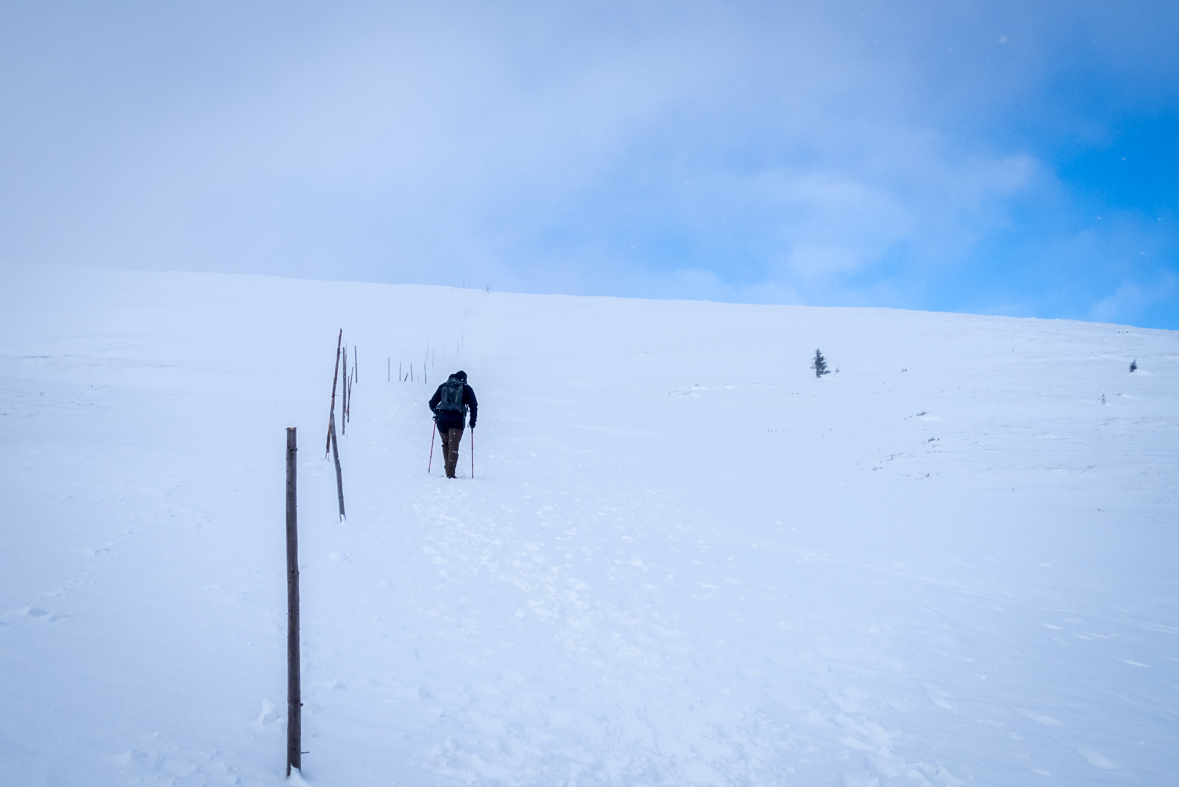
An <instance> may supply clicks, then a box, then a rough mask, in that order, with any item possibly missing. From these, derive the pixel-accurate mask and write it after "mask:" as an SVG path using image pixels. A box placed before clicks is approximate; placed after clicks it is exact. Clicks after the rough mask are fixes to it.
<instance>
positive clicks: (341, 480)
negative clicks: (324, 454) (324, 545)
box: [328, 413, 347, 522]
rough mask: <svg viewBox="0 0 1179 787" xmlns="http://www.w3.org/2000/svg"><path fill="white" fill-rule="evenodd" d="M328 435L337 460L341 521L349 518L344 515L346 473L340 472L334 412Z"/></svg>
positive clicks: (333, 457) (337, 494)
mask: <svg viewBox="0 0 1179 787" xmlns="http://www.w3.org/2000/svg"><path fill="white" fill-rule="evenodd" d="M328 436H329V438H330V439H331V441H332V459H334V460H336V497H337V498H339V500H340V521H341V522H343V521H344V520H345V519H347V517H346V516H345V515H344V474H343V473H341V472H340V449H339V448H337V447H336V414H335V413H332V417H331V421H330V422H329V423H328Z"/></svg>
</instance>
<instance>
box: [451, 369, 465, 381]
mask: <svg viewBox="0 0 1179 787" xmlns="http://www.w3.org/2000/svg"><path fill="white" fill-rule="evenodd" d="M451 377H457V378H459V379H460V380H462V381H463V382H464V383H465V382H466V381H467V373H466V372H464V371H463V370H462V369H459V370H458V371H457V372H455V373H454V374H452V375H451Z"/></svg>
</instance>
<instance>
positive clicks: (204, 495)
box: [0, 268, 1179, 787]
mask: <svg viewBox="0 0 1179 787" xmlns="http://www.w3.org/2000/svg"><path fill="white" fill-rule="evenodd" d="M0 320H2V331H0V442H2V445H3V449H4V450H3V454H2V457H0V468H2V469H0V500H3V504H4V506H3V510H4V519H3V526H2V527H0V538H2V541H0V549H2V553H3V555H4V570H3V571H2V572H0V675H2V676H3V679H2V680H0V783H3V784H12V785H41V784H44V785H80V784H86V785H127V784H146V785H213V784H244V785H266V784H278V783H281V782H282V781H283V766H284V754H285V751H284V746H285V697H286V693H285V692H286V682H285V681H286V673H285V646H286V640H285V637H286V607H285V603H286V585H285V571H284V566H285V564H284V561H285V552H284V538H283V528H284V507H283V506H284V503H283V500H284V497H283V495H284V476H283V473H284V449H285V439H286V434H285V429H286V427H291V426H293V427H296V428H297V429H298V439H299V455H298V457H299V458H298V470H299V526H300V557H301V564H300V570H301V574H302V603H303V607H302V618H303V619H302V623H303V627H302V638H303V640H302V641H303V697H304V702H305V707H304V710H303V749H304V750H305V751H306V752H307V753H306V754H305V755H304V756H303V763H304V768H303V774H302V776H303V778H304V779H306V781H307V782H308V783H310V784H313V785H317V787H328V786H329V785H340V786H345V785H346V786H347V787H356V786H358V785H415V786H416V785H582V786H583V787H584V785H592V784H609V785H849V786H856V785H865V786H866V785H928V784H933V785H965V784H979V785H984V784H985V785H1016V784H1030V785H1038V784H1045V785H1050V784H1051V785H1070V786H1073V785H1089V784H1093V785H1096V784H1109V783H1123V782H1125V783H1134V784H1144V785H1146V784H1149V785H1165V784H1170V783H1173V780H1174V778H1175V773H1176V767H1177V765H1179V762H1177V759H1179V757H1177V754H1176V753H1177V752H1179V606H1177V605H1179V584H1177V580H1176V574H1175V561H1176V557H1177V556H1179V550H1177V547H1179V534H1177V532H1176V525H1177V524H1179V505H1177V503H1179V494H1177V490H1176V471H1177V470H1179V387H1177V383H1179V333H1176V332H1173V331H1161V330H1147V329H1139V328H1132V327H1126V326H1118V325H1105V324H1094V323H1081V322H1069V321H1056V320H1032V319H1014V318H1004V317H988V316H975V315H962V314H935V313H920V312H907V311H897V310H887V309H869V308H815V307H793V306H748V305H734V304H719V303H700V302H682V301H680V302H676V301H643V300H626V299H616V298H587V297H571V296H540V295H513V294H506V293H499V292H486V291H481V290H465V289H456V288H447V287H428V286H409V285H378V284H355V283H332V282H312V281H294V280H284V279H277V278H266V277H256V276H234V275H221V274H182V273H174V274H161V273H143V272H124V271H112V270H100V269H88V268H44V269H39V270H25V271H19V270H18V271H15V272H13V273H12V274H11V276H10V279H9V281H8V283H7V286H6V287H5V288H4V289H3V290H2V291H0ZM340 329H343V331H344V339H345V341H346V342H347V343H348V345H349V347H350V349H351V348H353V347H355V352H354V353H353V355H354V357H356V358H357V360H358V362H359V366H358V369H357V371H358V380H357V382H356V383H355V385H354V388H353V400H352V413H351V421H350V422H349V423H348V424H347V433H346V435H344V436H341V437H340V440H339V444H340V457H341V462H342V466H343V484H344V494H345V499H346V504H347V507H348V518H347V520H346V521H344V522H341V521H339V517H338V516H337V513H336V488H335V473H334V468H333V465H332V463H331V460H330V459H325V453H324V437H325V433H326V428H327V420H328V407H329V399H330V396H331V386H332V370H333V365H334V361H335V352H336V337H337V332H338V331H339V330H340ZM816 348H819V349H821V350H822V352H823V354H824V356H825V357H826V359H827V361H828V363H829V364H830V368H831V369H832V371H833V373H832V374H829V375H827V376H825V377H823V378H822V379H816V377H815V375H814V373H813V371H811V369H810V368H809V366H810V362H811V359H812V356H813V355H814V352H815V350H816ZM1132 361H1136V364H1137V370H1136V371H1134V372H1132V373H1131V372H1130V371H1129V366H1130V364H1131V362H1132ZM410 364H413V368H414V380H413V382H409V381H406V382H399V381H398V380H397V375H398V369H399V368H400V369H402V370H404V371H405V372H408V371H409V365H410ZM423 364H424V365H425V368H424V369H423ZM458 369H463V370H465V371H466V372H467V373H468V375H469V379H470V383H471V385H472V386H473V387H474V389H475V391H476V392H477V394H478V397H479V403H480V417H479V423H478V427H477V428H476V429H475V430H474V452H475V454H474V461H475V468H474V469H475V477H474V478H471V477H470V476H471V467H470V450H471V442H470V435H471V432H470V431H468V433H467V434H466V435H464V440H463V447H462V454H461V456H460V461H459V464H458V467H459V476H460V477H459V478H458V479H456V480H453V481H448V480H447V479H445V478H443V477H442V470H441V462H440V457H439V449H438V446H437V445H435V447H434V464H433V471H432V473H430V474H427V472H426V470H427V462H428V457H429V453H430V445H431V421H430V413H429V411H428V409H427V407H426V400H427V398H428V397H429V396H430V394H431V393H433V391H434V388H435V387H436V385H437V384H438V383H439V382H441V381H442V380H444V379H445V377H446V375H447V374H448V373H450V372H454V371H456V370H458ZM835 370H838V371H835Z"/></svg>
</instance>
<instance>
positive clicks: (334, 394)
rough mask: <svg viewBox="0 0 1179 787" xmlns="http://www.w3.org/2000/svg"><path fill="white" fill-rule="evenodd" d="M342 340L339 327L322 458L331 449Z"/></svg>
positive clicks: (341, 330)
mask: <svg viewBox="0 0 1179 787" xmlns="http://www.w3.org/2000/svg"><path fill="white" fill-rule="evenodd" d="M343 341H344V329H343V328H341V329H340V335H339V337H338V338H337V339H336V370H335V371H334V372H332V409H331V410H330V411H329V415H328V433H327V445H325V446H324V448H323V458H324V459H327V455H328V451H331V450H332V421H331V417H332V416H334V415H335V414H336V380H337V379H338V378H339V376H340V347H341V343H342V342H343Z"/></svg>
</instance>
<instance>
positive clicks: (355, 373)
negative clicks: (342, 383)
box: [352, 344, 360, 383]
mask: <svg viewBox="0 0 1179 787" xmlns="http://www.w3.org/2000/svg"><path fill="white" fill-rule="evenodd" d="M359 359H360V354H359V353H357V352H356V345H355V344H354V345H352V382H354V383H358V382H360V363H359Z"/></svg>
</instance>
